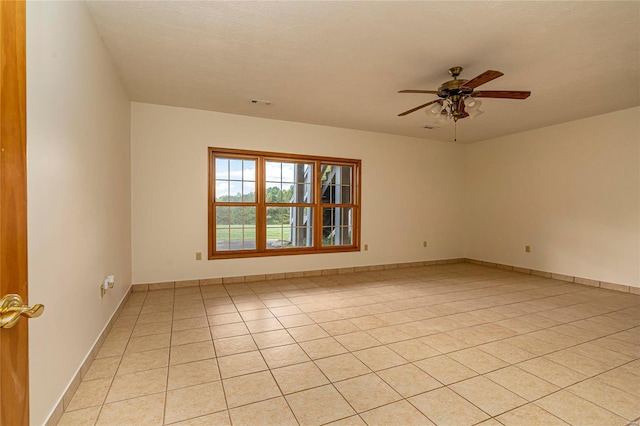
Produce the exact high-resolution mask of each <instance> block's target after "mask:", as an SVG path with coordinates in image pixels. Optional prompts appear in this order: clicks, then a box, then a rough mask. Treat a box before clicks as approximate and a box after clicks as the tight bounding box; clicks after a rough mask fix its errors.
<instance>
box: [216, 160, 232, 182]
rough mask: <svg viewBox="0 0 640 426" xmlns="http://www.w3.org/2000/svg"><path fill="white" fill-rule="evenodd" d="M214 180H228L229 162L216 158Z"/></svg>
mask: <svg viewBox="0 0 640 426" xmlns="http://www.w3.org/2000/svg"><path fill="white" fill-rule="evenodd" d="M216 179H225V180H228V179H229V160H228V159H226V158H216Z"/></svg>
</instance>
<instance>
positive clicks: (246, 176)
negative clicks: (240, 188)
mask: <svg viewBox="0 0 640 426" xmlns="http://www.w3.org/2000/svg"><path fill="white" fill-rule="evenodd" d="M242 180H245V181H250V182H255V181H256V162H255V161H253V160H242Z"/></svg>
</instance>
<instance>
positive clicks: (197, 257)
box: [196, 251, 202, 260]
mask: <svg viewBox="0 0 640 426" xmlns="http://www.w3.org/2000/svg"><path fill="white" fill-rule="evenodd" d="M196 260H202V252H201V251H197V252H196Z"/></svg>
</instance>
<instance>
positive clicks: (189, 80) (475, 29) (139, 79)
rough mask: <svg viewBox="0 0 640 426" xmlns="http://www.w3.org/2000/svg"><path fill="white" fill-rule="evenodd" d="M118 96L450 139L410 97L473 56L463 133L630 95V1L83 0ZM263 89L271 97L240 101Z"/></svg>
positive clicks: (635, 53) (629, 103)
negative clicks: (118, 81)
mask: <svg viewBox="0 0 640 426" xmlns="http://www.w3.org/2000/svg"><path fill="white" fill-rule="evenodd" d="M88 5H89V9H90V11H91V13H92V15H93V17H94V19H95V22H96V24H97V26H98V29H99V31H100V34H101V35H102V38H103V40H104V42H105V44H106V46H107V48H108V49H109V51H110V52H111V55H112V57H113V60H114V63H115V64H116V67H117V68H118V69H119V72H120V73H121V76H122V80H123V83H124V85H125V87H126V89H127V91H128V92H129V95H130V97H131V99H132V100H134V101H139V102H149V103H155V104H163V105H173V106H181V107H188V108H198V109H204V110H211V111H220V112H227V113H232V114H242V115H249V116H256V117H265V118H273V119H279V120H289V121H297V122H303V123H314V124H321V125H327V126H335V127H344V128H351V129H360V130H369V131H374V132H382V133H391V134H397V135H406V136H416V137H424V138H430V139H438V140H452V138H453V131H454V128H453V125H452V124H451V125H448V126H446V127H442V128H440V129H436V130H425V129H422V128H421V127H422V126H423V125H425V124H428V123H429V119H428V118H427V117H426V116H425V114H424V113H422V111H420V112H416V113H413V114H410V115H407V116H405V117H398V116H397V114H398V113H400V112H402V111H405V110H407V109H409V108H412V107H414V106H417V105H420V104H423V103H425V102H428V101H430V100H433V99H435V96H434V95H422V94H398V93H397V91H398V90H401V89H430V90H433V89H437V87H438V86H439V85H440V84H441V83H442V82H444V81H447V80H449V79H450V77H449V75H448V74H447V69H448V68H450V67H452V66H455V65H461V66H463V67H464V71H463V73H462V75H461V78H466V79H471V78H473V77H475V76H476V75H478V74H480V73H481V72H484V71H485V70H487V69H494V70H499V71H502V72H503V73H504V74H505V75H504V76H503V77H501V78H498V79H496V80H494V81H491V82H489V83H487V84H485V85H483V86H481V87H480V89H484V90H531V91H532V95H531V97H530V98H529V99H526V100H508V99H487V100H483V101H484V104H483V108H482V109H483V110H484V111H485V113H484V114H483V115H481V116H479V117H477V118H475V119H473V120H472V119H470V118H466V119H463V120H461V121H459V122H458V126H457V132H458V141H459V142H466V143H469V142H474V141H479V140H483V139H488V138H493V137H497V136H501V135H506V134H511V133H516V132H520V131H524V130H528V129H533V128H537V127H543V126H548V125H552V124H556V123H561V122H565V121H570V120H575V119H579V118H584V117H588V116H593V115H597V114H602V113H606V112H611V111H615V110H620V109H624V108H629V107H633V106H636V105H640V2H638V1H631V2H618V1H603V2H583V1H577V2H561V1H546V2H539V1H534V2H519V1H491V2H489V1H482V2H454V1H444V2H440V1H408V2H404V1H377V2H373V1H354V2H346V1H330V2H324V1H323V2H318V1H267V2H262V1H260V2H245V1H242V2H233V1H231V2H229V1H89V2H88ZM252 98H256V99H265V100H269V101H271V102H273V104H272V105H271V106H260V105H253V104H251V103H250V99H252Z"/></svg>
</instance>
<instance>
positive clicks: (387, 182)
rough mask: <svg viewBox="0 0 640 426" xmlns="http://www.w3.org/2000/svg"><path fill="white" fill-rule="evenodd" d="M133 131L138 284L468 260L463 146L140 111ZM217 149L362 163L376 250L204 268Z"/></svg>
mask: <svg viewBox="0 0 640 426" xmlns="http://www.w3.org/2000/svg"><path fill="white" fill-rule="evenodd" d="M131 128H132V132H131V143H132V158H131V163H132V164H131V169H132V224H133V225H132V230H133V235H132V250H133V282H134V283H152V282H163V281H174V280H186V279H199V278H214V277H225V276H236V275H253V274H264V273H274V272H291V271H304V270H314V269H324V268H338V267H350V266H360V265H375V264H384V263H395V262H410V261H419V260H427V259H441V258H452V257H461V256H462V251H463V237H464V235H463V232H464V229H463V227H462V226H461V223H462V221H463V209H462V207H463V198H462V196H463V184H464V147H463V146H460V145H454V144H453V143H444V142H434V141H428V140H423V139H414V138H407V137H400V136H391V135H384V134H377V133H369V132H362V131H354V130H345V129H337V128H331V127H323V126H315V125H309V124H300V123H292V122H285V121H276V120H267V119H259V118H252V117H245V116H239V115H231V114H222V113H215V112H207V111H199V110H190V109H184V108H174V107H166V106H159V105H150V104H141V103H133V104H132V123H131ZM211 146H214V147H225V148H241V149H253V150H262V151H274V152H284V153H297V154H310V155H321V156H334V157H343V158H359V159H362V182H363V183H362V244H368V245H369V251H366V252H365V251H361V252H352V253H338V254H320V255H305V256H294V257H290V256H277V257H266V258H265V257H262V258H248V259H232V260H202V261H196V260H195V253H196V252H197V251H200V252H202V253H203V255H204V258H205V259H206V254H207V179H208V169H207V167H208V162H207V148H208V147H211ZM423 240H427V241H428V246H429V247H428V248H426V249H425V248H423V246H422V242H423Z"/></svg>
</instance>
